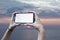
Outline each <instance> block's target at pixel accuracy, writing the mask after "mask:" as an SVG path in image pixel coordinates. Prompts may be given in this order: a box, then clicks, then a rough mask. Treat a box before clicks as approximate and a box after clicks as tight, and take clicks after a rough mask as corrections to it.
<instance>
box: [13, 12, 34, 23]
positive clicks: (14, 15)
mask: <svg viewBox="0 0 60 40" xmlns="http://www.w3.org/2000/svg"><path fill="white" fill-rule="evenodd" d="M29 13H30V14H31V13H32V14H33V22H32V23H34V22H35V13H34V12H24V13H18V12H17V13H14V14H13V21H14V23H16V24H32V23H20V22H15V17H16V14H29Z"/></svg>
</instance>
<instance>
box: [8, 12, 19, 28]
mask: <svg viewBox="0 0 60 40" xmlns="http://www.w3.org/2000/svg"><path fill="white" fill-rule="evenodd" d="M15 15H16V13H13V14H12V17H11V22H10V25H9V29H13V28H15V27H16V26H20V24H16V23H14V21H13V17H14V16H15Z"/></svg>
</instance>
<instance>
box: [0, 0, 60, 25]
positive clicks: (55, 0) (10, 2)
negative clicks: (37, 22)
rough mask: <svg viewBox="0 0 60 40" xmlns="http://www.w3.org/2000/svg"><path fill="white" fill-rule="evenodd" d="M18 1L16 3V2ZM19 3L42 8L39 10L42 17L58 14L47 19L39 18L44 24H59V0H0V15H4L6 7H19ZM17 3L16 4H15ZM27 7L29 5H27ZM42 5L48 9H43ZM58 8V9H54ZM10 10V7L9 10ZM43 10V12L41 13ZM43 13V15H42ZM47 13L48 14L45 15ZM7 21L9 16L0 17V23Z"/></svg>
mask: <svg viewBox="0 0 60 40" xmlns="http://www.w3.org/2000/svg"><path fill="white" fill-rule="evenodd" d="M17 2H18V3H17ZM19 2H20V3H26V4H31V5H32V6H35V7H37V8H43V9H42V10H41V15H42V16H43V17H45V16H46V17H49V16H50V17H51V16H52V17H56V15H57V14H58V15H57V16H59V18H58V19H57V18H52V17H51V18H47V19H45V18H44V19H41V21H42V22H44V24H54V25H55V24H59V25H60V0H0V16H1V14H2V16H4V14H6V13H7V11H8V10H7V9H10V8H11V7H12V8H13V7H15V6H16V7H20V6H22V4H19ZM17 4H18V5H17ZM28 7H29V6H28ZM44 7H46V8H48V9H44ZM56 9H59V10H56ZM9 11H11V9H10V10H9ZM44 11H45V13H43V12H44ZM44 15H45V16H44ZM47 15H48V16H47ZM6 22H7V23H8V22H10V17H2V18H0V23H6Z"/></svg>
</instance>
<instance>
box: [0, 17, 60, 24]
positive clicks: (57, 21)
mask: <svg viewBox="0 0 60 40" xmlns="http://www.w3.org/2000/svg"><path fill="white" fill-rule="evenodd" d="M10 21H11V17H4V18H0V23H10ZM40 21H41V23H42V24H44V25H60V18H40Z"/></svg>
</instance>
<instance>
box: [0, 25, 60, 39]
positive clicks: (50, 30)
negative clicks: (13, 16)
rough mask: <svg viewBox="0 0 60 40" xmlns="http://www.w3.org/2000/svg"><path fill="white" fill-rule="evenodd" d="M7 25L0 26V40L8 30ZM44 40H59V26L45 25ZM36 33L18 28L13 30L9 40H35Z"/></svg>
mask: <svg viewBox="0 0 60 40" xmlns="http://www.w3.org/2000/svg"><path fill="white" fill-rule="evenodd" d="M8 26H9V24H0V39H1V38H2V36H3V34H4V33H5V31H6V29H7V28H8ZM44 28H45V40H60V26H56V25H53V26H52V25H48V26H47V25H45V26H44ZM37 36H38V31H37V30H36V29H34V28H32V29H27V28H26V27H25V26H19V27H16V28H15V29H14V31H13V32H12V35H11V37H10V40H37Z"/></svg>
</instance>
